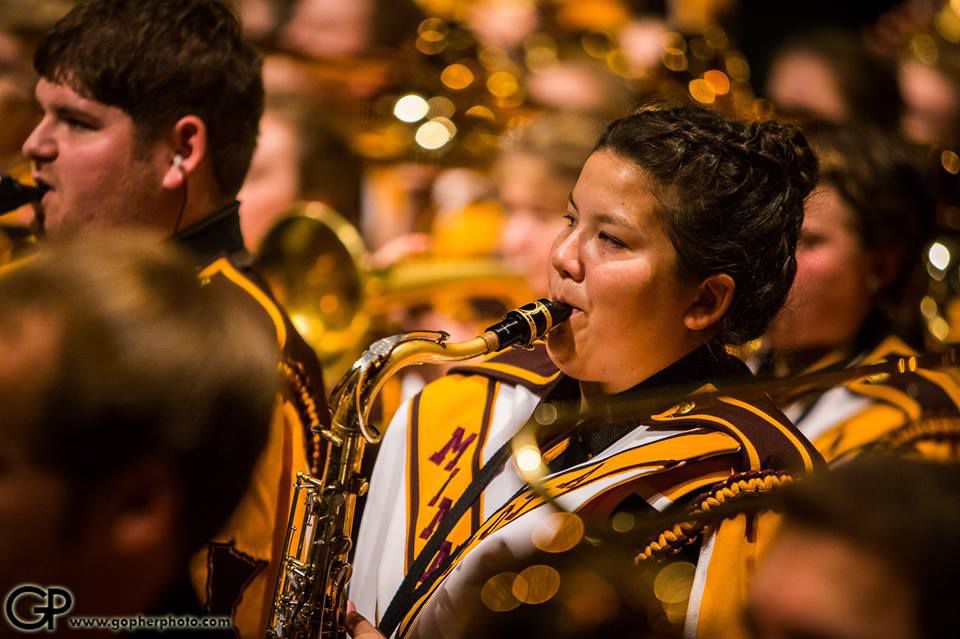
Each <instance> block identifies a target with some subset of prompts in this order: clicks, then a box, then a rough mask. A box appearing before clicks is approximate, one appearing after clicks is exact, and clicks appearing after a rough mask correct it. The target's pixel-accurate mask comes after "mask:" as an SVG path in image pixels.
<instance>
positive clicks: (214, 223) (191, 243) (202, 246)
mask: <svg viewBox="0 0 960 639" xmlns="http://www.w3.org/2000/svg"><path fill="white" fill-rule="evenodd" d="M172 240H173V242H174V243H175V244H177V245H178V246H180V247H182V248H185V249H186V250H187V251H189V252H190V254H191V255H193V256H194V258H195V259H196V261H197V264H198V265H201V266H203V265H206V264H209V263H210V262H212V261H213V260H215V259H217V258H218V257H221V256H223V255H227V256H231V255H237V254H245V253H246V249H245V248H244V245H243V234H242V233H241V232H240V203H239V202H237V201H236V200H234V201H233V202H231V203H230V204H227V205H226V206H224V207H223V208H221V209H218V210H216V211H214V212H213V213H211V214H210V215H208V216H207V217H205V218H204V219H202V220H200V221H199V222H197V223H196V224H194V225H192V226H189V227H187V228H185V229H183V230H182V231H180V232H179V233H177V234H176V235H174V236H173V238H172Z"/></svg>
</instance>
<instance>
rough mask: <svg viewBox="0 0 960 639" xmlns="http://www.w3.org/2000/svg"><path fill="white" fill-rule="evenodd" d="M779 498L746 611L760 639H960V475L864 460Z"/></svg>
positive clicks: (958, 470) (948, 468) (943, 468)
mask: <svg viewBox="0 0 960 639" xmlns="http://www.w3.org/2000/svg"><path fill="white" fill-rule="evenodd" d="M781 497H782V502H783V508H784V518H785V520H784V523H783V526H782V529H781V530H780V532H779V534H778V536H777V538H776V539H775V540H774V541H773V542H772V544H771V547H770V548H769V550H768V551H767V553H766V555H765V557H764V558H763V559H762V560H761V561H760V563H759V565H758V568H757V574H756V577H755V578H754V580H753V584H752V586H751V589H750V595H749V600H748V603H747V607H746V611H745V616H746V620H747V625H748V627H750V628H751V630H752V636H753V637H756V638H757V639H806V638H808V637H818V638H822V639H941V638H944V637H957V636H960V615H958V614H957V609H956V592H957V583H960V550H958V547H957V543H956V537H957V531H958V530H960V466H957V465H954V464H949V465H938V464H931V463H924V462H917V461H909V460H904V459H897V458H883V457H876V458H869V459H868V458H864V459H860V460H857V461H854V462H852V463H850V464H846V465H844V466H843V467H841V468H839V469H836V470H833V471H831V472H829V473H822V474H819V475H816V476H812V477H810V478H808V479H806V480H804V481H802V482H798V483H797V484H796V485H794V486H790V487H788V488H787V489H785V490H784V492H783V494H782V496H781Z"/></svg>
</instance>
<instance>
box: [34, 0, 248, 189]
mask: <svg viewBox="0 0 960 639" xmlns="http://www.w3.org/2000/svg"><path fill="white" fill-rule="evenodd" d="M34 67H35V68H36V70H37V72H38V73H39V74H40V75H41V76H42V77H44V78H46V79H47V80H49V81H51V82H57V83H61V84H66V85H68V86H70V87H71V88H72V89H74V90H75V91H77V92H78V93H79V94H81V95H83V96H85V97H88V98H92V99H94V100H97V101H98V102H102V103H103V104H108V105H111V106H115V107H118V108H120V109H121V110H123V111H124V112H125V113H127V114H128V115H130V117H131V118H132V119H133V122H134V124H135V125H136V129H137V134H138V139H139V141H140V142H141V143H144V142H152V141H155V140H156V139H158V138H159V136H160V135H162V134H163V133H164V132H165V131H166V130H167V129H168V128H169V127H170V126H172V125H173V124H174V123H175V122H176V121H177V120H178V119H179V118H181V117H183V116H185V115H196V116H198V117H200V118H201V119H202V120H203V121H204V123H205V124H206V126H207V132H208V139H209V149H210V158H211V162H212V166H213V173H214V177H215V178H216V182H217V186H218V187H219V190H220V193H221V195H223V196H224V197H233V196H234V195H236V193H237V191H239V190H240V185H241V184H242V183H243V179H244V176H246V173H247V170H248V169H249V168H250V158H251V157H252V156H253V149H254V146H255V145H256V141H257V127H258V124H259V121H260V114H261V113H262V112H263V82H262V79H261V71H260V69H261V61H260V57H259V56H258V54H257V53H256V51H254V49H253V48H252V47H251V46H250V45H249V44H247V43H246V42H244V41H243V39H242V37H241V31H240V22H239V21H238V19H237V18H236V16H235V15H234V14H233V13H231V12H230V10H229V9H227V7H226V6H225V5H224V4H223V3H221V2H218V1H217V0H89V1H85V2H81V3H79V4H78V5H77V6H76V7H74V8H73V9H72V10H71V11H70V12H69V13H68V14H67V15H66V16H64V17H63V18H62V19H61V20H60V21H59V22H57V24H56V25H55V26H54V28H53V29H52V30H51V31H50V33H49V34H48V35H47V37H46V38H45V39H44V40H43V42H41V44H40V47H39V48H38V49H37V52H36V54H35V56H34Z"/></svg>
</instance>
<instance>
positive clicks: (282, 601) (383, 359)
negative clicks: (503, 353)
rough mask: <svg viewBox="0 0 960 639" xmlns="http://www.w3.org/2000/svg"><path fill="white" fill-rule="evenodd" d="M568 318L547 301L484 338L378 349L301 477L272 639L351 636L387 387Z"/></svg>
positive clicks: (434, 337)
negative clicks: (360, 535) (319, 456)
mask: <svg viewBox="0 0 960 639" xmlns="http://www.w3.org/2000/svg"><path fill="white" fill-rule="evenodd" d="M569 316H570V308H569V307H568V306H566V305H564V304H560V303H558V302H551V301H550V300H546V299H541V300H538V301H536V302H532V303H530V304H525V305H524V306H521V307H520V308H518V309H516V310H513V311H510V312H509V313H507V315H506V317H505V318H504V320H503V321H501V322H499V323H497V324H494V325H493V326H491V327H489V328H488V329H487V330H486V331H484V332H483V333H482V334H481V335H479V336H478V337H475V338H473V339H471V340H467V341H464V342H448V341H447V338H448V335H447V334H446V333H442V332H432V331H417V332H411V333H401V334H399V335H393V336H391V337H386V338H383V339H381V340H378V341H376V342H374V343H373V344H372V345H371V346H370V348H369V349H367V351H366V352H365V353H364V354H363V355H361V357H360V358H359V359H358V360H357V361H356V362H355V363H354V365H353V366H352V367H351V369H350V370H349V371H348V372H347V373H346V374H345V375H344V376H343V378H341V380H340V381H339V382H338V383H337V385H336V386H335V387H334V389H333V392H332V393H331V398H330V405H331V408H332V412H333V417H332V420H331V425H330V427H329V428H324V429H322V430H320V432H319V434H320V436H321V437H322V438H323V439H324V441H325V447H326V457H325V461H324V466H323V470H322V472H321V475H320V476H319V477H313V476H310V475H307V474H304V473H299V474H298V475H297V482H296V486H295V489H294V495H293V505H292V507H291V510H290V520H289V523H288V525H287V532H286V536H285V539H284V543H283V555H282V559H281V564H280V568H279V573H278V577H277V583H276V586H275V588H274V596H273V607H272V610H271V613H270V620H269V623H268V626H267V637H270V638H271V639H340V638H341V637H345V636H346V631H345V630H344V617H345V615H346V603H347V602H346V589H347V584H348V583H349V581H350V576H351V573H352V566H351V564H350V561H349V555H350V551H351V549H352V546H353V542H352V539H351V534H352V531H353V520H354V515H355V513H356V503H357V498H358V497H361V496H362V495H364V494H365V493H366V491H367V488H368V483H367V479H366V478H365V477H363V475H362V473H361V464H362V462H363V454H364V449H365V448H366V445H367V444H368V443H371V444H376V443H378V442H379V441H380V439H381V437H382V435H381V433H380V432H379V431H378V430H377V429H376V428H375V427H374V426H373V425H371V424H370V423H369V421H368V419H369V415H370V409H371V407H372V405H373V401H374V399H375V398H376V396H377V393H379V391H380V389H381V388H382V387H383V385H384V383H385V382H386V381H387V380H388V379H390V377H392V376H393V375H395V374H396V373H397V372H398V371H399V370H401V369H403V368H406V367H407V366H412V365H415V364H424V363H448V362H456V361H462V360H466V359H471V358H473V357H477V356H480V355H484V354H487V353H492V352H496V351H500V350H503V349H505V348H507V347H509V346H529V345H531V344H532V343H533V342H534V341H535V340H537V339H540V338H542V337H543V336H545V335H546V334H547V333H548V332H549V331H550V330H551V329H552V328H553V327H554V326H556V325H557V324H559V323H561V322H563V321H565V320H566V319H567V318H569Z"/></svg>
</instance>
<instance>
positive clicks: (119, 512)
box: [101, 459, 183, 558]
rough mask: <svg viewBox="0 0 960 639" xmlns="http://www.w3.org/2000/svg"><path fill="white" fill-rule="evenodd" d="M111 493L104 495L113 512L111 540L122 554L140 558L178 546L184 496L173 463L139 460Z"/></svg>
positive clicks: (120, 475)
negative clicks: (171, 465)
mask: <svg viewBox="0 0 960 639" xmlns="http://www.w3.org/2000/svg"><path fill="white" fill-rule="evenodd" d="M111 486H112V489H111V490H110V493H109V495H102V496H101V498H102V499H103V502H102V503H103V505H104V506H105V510H106V512H107V513H108V514H109V520H108V522H105V523H107V526H106V530H107V535H108V536H109V539H105V540H103V541H104V542H105V543H109V544H110V546H111V548H112V549H113V551H114V552H115V553H117V554H119V555H123V556H127V557H131V558H136V557H140V556H144V555H151V554H152V555H155V554H156V553H157V552H158V549H161V548H168V547H175V546H171V544H174V545H175V544H176V543H177V542H176V540H178V539H179V535H180V534H181V531H180V524H182V522H180V521H179V519H180V514H181V512H182V501H183V495H182V492H181V486H180V483H179V482H178V481H177V479H176V477H175V475H174V470H173V469H172V468H171V467H170V464H169V463H165V462H162V461H160V460H158V459H146V460H143V461H140V462H136V463H134V464H132V465H131V466H129V467H127V468H126V469H124V470H123V471H121V472H120V473H118V475H117V477H116V480H115V481H113V482H111Z"/></svg>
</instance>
